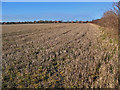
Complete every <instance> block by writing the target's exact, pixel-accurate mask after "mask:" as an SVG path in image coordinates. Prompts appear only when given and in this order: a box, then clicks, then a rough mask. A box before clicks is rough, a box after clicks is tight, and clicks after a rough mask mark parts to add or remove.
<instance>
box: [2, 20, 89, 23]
mask: <svg viewBox="0 0 120 90" xmlns="http://www.w3.org/2000/svg"><path fill="white" fill-rule="evenodd" d="M88 22H89V21H77V20H76V21H52V20H50V21H48V20H45V21H43V20H40V21H33V22H32V21H24V22H0V24H37V23H88Z"/></svg>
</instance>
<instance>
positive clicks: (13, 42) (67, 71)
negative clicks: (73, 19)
mask: <svg viewBox="0 0 120 90" xmlns="http://www.w3.org/2000/svg"><path fill="white" fill-rule="evenodd" d="M2 38H3V55H2V57H3V69H2V70H3V84H2V86H3V88H4V87H7V88H8V87H17V88H25V87H28V88H41V87H44V88H46V87H52V88H53V87H64V88H76V87H79V88H83V87H86V88H89V87H96V88H98V87H102V88H114V87H118V44H117V41H115V40H113V39H112V38H109V37H108V35H107V33H105V32H104V29H103V28H101V27H97V26H95V25H93V24H79V23H71V24H34V25H32V24H31V25H30V24H29V25H3V35H2Z"/></svg>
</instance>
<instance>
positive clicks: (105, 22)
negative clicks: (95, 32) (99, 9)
mask: <svg viewBox="0 0 120 90" xmlns="http://www.w3.org/2000/svg"><path fill="white" fill-rule="evenodd" d="M119 9H120V5H119V3H113V8H112V9H110V10H108V11H106V12H105V13H104V15H103V17H102V18H101V19H98V20H93V21H92V22H93V23H95V24H98V25H100V26H103V27H106V28H107V29H109V30H108V32H109V31H110V32H112V33H113V34H116V35H118V26H119V18H120V17H119V15H120V14H119ZM112 33H111V34H112Z"/></svg>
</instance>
